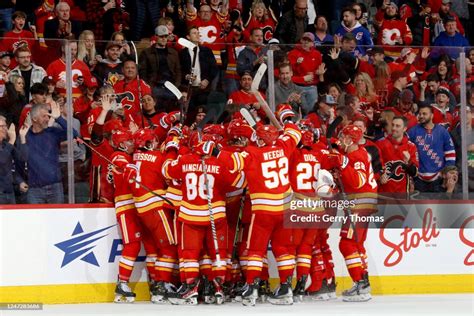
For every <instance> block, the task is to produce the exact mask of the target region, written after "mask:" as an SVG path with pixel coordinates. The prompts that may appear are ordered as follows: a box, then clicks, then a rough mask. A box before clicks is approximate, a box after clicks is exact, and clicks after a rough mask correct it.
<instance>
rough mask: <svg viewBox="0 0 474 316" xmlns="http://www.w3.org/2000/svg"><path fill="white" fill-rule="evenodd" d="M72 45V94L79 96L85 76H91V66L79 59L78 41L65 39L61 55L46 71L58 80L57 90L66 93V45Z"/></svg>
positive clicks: (55, 80)
mask: <svg viewBox="0 0 474 316" xmlns="http://www.w3.org/2000/svg"><path fill="white" fill-rule="evenodd" d="M68 43H69V45H70V48H71V68H72V73H73V74H74V76H72V96H73V97H74V98H77V97H79V96H80V95H81V88H80V86H81V85H82V83H83V80H84V78H85V77H89V78H90V77H91V76H92V75H91V73H90V71H89V67H87V65H86V64H85V63H84V62H82V61H80V60H77V42H75V41H69V42H67V41H65V42H63V44H62V45H61V57H60V58H59V59H57V60H55V61H53V62H52V63H51V64H50V65H49V66H48V68H47V69H46V73H47V74H48V76H51V77H52V78H53V81H54V82H56V91H57V92H58V93H59V94H63V95H65V94H66V45H68Z"/></svg>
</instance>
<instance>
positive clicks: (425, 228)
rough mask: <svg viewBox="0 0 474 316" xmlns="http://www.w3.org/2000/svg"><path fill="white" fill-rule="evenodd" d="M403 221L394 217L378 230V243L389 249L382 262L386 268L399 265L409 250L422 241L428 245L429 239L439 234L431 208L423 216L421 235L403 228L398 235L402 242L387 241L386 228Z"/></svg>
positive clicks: (403, 218)
mask: <svg viewBox="0 0 474 316" xmlns="http://www.w3.org/2000/svg"><path fill="white" fill-rule="evenodd" d="M404 220H405V217H404V216H401V215H396V216H393V217H391V218H389V219H387V220H386V221H385V223H384V224H383V225H382V227H381V228H380V232H379V238H380V241H381V242H382V243H383V244H384V245H386V246H387V247H389V248H390V249H391V251H390V252H389V253H388V255H387V257H386V258H385V260H384V265H385V266H386V267H393V266H396V265H397V264H398V263H400V261H402V259H403V255H404V254H406V253H408V252H410V250H413V249H416V248H418V246H419V245H420V243H421V242H422V241H423V242H425V243H428V242H429V241H430V240H431V239H433V238H437V237H438V236H439V234H440V231H439V230H438V228H437V226H436V217H433V211H432V210H431V208H428V209H427V210H426V211H425V214H424V215H423V224H422V228H421V234H420V233H418V232H413V229H411V228H405V229H404V230H403V232H402V233H401V234H400V235H401V236H402V240H401V241H400V242H398V243H396V242H392V241H390V240H388V239H387V237H386V236H385V229H386V227H387V226H388V225H389V224H391V223H392V222H396V221H400V222H403V221H404Z"/></svg>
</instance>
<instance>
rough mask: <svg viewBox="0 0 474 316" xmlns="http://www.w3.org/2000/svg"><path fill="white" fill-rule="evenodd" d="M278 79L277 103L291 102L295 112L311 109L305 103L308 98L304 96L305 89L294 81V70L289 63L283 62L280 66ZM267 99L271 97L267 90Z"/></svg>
mask: <svg viewBox="0 0 474 316" xmlns="http://www.w3.org/2000/svg"><path fill="white" fill-rule="evenodd" d="M278 70H279V71H278V80H277V82H275V104H281V103H289V104H291V105H292V107H293V108H294V110H295V112H296V113H298V110H299V111H301V112H304V111H307V109H311V108H312V107H311V108H310V107H308V105H307V104H305V101H306V99H305V98H304V97H302V95H303V94H304V91H303V89H301V88H300V87H298V86H297V85H296V84H294V83H293V81H292V77H293V71H292V69H291V65H290V64H289V63H282V64H280V66H279V67H278ZM267 99H269V91H268V90H267ZM302 109H304V110H302Z"/></svg>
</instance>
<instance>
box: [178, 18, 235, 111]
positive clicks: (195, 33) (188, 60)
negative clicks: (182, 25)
mask: <svg viewBox="0 0 474 316" xmlns="http://www.w3.org/2000/svg"><path fill="white" fill-rule="evenodd" d="M187 38H188V40H190V41H191V42H192V43H193V44H195V45H197V50H196V51H194V50H189V48H185V49H183V50H181V51H180V52H179V58H180V62H181V82H182V84H190V85H191V89H192V95H193V99H194V100H191V103H190V109H191V110H192V111H194V110H195V109H194V108H195V107H196V106H198V105H202V104H206V102H207V96H208V95H209V92H210V91H211V86H210V83H211V82H212V80H214V78H215V77H216V76H217V73H218V71H219V69H218V68H217V63H216V59H215V58H214V55H213V54H212V51H211V49H210V48H208V47H206V46H202V45H199V30H198V29H197V28H196V27H192V28H190V29H189V32H188V35H187ZM194 54H197V58H196V64H195V65H194V67H192V66H193V65H192V61H193V59H194ZM239 58H240V55H239ZM237 67H238V66H237ZM237 71H238V68H237Z"/></svg>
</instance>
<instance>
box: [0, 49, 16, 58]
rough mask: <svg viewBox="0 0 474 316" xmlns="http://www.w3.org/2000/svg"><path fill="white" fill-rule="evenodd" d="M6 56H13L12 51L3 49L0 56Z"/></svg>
mask: <svg viewBox="0 0 474 316" xmlns="http://www.w3.org/2000/svg"><path fill="white" fill-rule="evenodd" d="M7 56H9V57H10V58H11V57H13V53H12V52H9V51H7V50H4V51H1V52H0V58H3V57H7Z"/></svg>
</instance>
